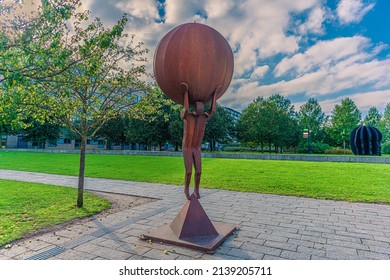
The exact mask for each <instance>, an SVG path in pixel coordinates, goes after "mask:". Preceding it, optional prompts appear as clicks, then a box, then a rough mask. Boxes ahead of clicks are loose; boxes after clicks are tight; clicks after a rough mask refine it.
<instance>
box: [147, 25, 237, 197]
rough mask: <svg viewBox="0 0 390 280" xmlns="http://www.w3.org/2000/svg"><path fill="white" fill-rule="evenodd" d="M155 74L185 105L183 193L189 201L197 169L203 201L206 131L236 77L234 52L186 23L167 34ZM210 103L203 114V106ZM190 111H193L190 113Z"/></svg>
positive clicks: (166, 90)
mask: <svg viewBox="0 0 390 280" xmlns="http://www.w3.org/2000/svg"><path fill="white" fill-rule="evenodd" d="M153 66H154V75H155V78H156V81H157V84H158V85H159V86H160V88H161V90H162V91H163V92H164V93H165V94H166V95H167V96H168V97H169V98H171V99H172V100H173V101H175V102H177V103H180V104H182V105H184V109H183V111H182V114H181V117H182V119H183V122H184V135H183V157H184V165H185V169H186V178H185V188H184V193H185V195H186V197H187V199H190V194H189V184H190V181H191V175H192V165H194V167H195V189H194V194H195V196H196V197H197V198H200V194H199V184H200V177H201V168H202V165H201V154H200V148H201V145H202V140H203V135H204V129H205V127H206V122H207V120H208V119H210V118H211V117H212V116H213V115H214V113H215V109H216V100H217V99H218V98H220V97H221V96H222V94H224V93H225V91H226V90H227V88H228V87H229V84H230V81H231V79H232V76H233V52H232V50H231V48H230V46H229V44H228V42H227V41H226V39H225V38H224V37H223V36H222V35H221V34H220V33H218V32H217V31H216V30H214V29H213V28H211V27H209V26H207V25H203V24H198V23H187V24H183V25H180V26H178V27H176V28H174V29H173V30H171V31H170V32H168V33H167V34H166V35H165V36H164V37H163V38H162V39H161V41H160V43H159V44H158V46H157V48H156V52H155V55H154V65H153ZM210 102H211V108H210V110H209V111H208V112H204V108H203V106H204V105H206V104H208V103H210ZM190 108H191V109H192V112H190Z"/></svg>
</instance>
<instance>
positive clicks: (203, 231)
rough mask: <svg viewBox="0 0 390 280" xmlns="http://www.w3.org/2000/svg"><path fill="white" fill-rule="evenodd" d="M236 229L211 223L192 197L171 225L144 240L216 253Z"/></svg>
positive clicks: (154, 232) (196, 200) (146, 234)
mask: <svg viewBox="0 0 390 280" xmlns="http://www.w3.org/2000/svg"><path fill="white" fill-rule="evenodd" d="M235 229H236V227H235V226H231V225H226V224H221V223H213V222H211V221H210V219H209V217H208V216H207V214H206V212H205V211H204V209H203V207H202V205H200V203H199V201H198V199H197V198H196V197H195V196H194V195H192V196H191V200H188V201H187V202H186V203H185V204H184V206H183V208H182V209H181V210H180V212H179V214H178V215H177V216H176V218H175V219H174V220H173V221H172V223H171V224H170V225H164V226H161V227H158V228H155V229H153V230H151V231H149V232H147V233H145V234H144V235H143V236H142V238H143V239H150V240H155V241H160V242H165V243H171V244H175V245H179V246H184V247H189V248H192V249H197V250H201V251H205V252H206V253H214V252H215V250H216V248H217V247H218V246H219V245H220V244H221V243H222V242H223V241H224V240H225V239H226V238H227V237H228V236H229V235H231V234H232V233H233V231H234V230H235Z"/></svg>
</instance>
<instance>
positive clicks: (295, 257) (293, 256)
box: [280, 251, 311, 260]
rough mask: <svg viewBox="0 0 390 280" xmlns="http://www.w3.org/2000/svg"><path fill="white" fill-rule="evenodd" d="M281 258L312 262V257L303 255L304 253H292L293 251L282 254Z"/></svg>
mask: <svg viewBox="0 0 390 280" xmlns="http://www.w3.org/2000/svg"><path fill="white" fill-rule="evenodd" d="M280 257H282V258H286V259H289V260H310V259H311V255H310V254H306V253H302V252H292V251H283V252H282V253H281V254H280Z"/></svg>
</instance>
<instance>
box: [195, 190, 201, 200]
mask: <svg viewBox="0 0 390 280" xmlns="http://www.w3.org/2000/svg"><path fill="white" fill-rule="evenodd" d="M194 195H195V196H196V198H197V199H200V194H199V190H197V189H195V190H194Z"/></svg>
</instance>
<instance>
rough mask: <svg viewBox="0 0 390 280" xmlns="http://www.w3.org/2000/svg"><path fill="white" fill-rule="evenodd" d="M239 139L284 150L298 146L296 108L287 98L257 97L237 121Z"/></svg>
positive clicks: (249, 143)
mask: <svg viewBox="0 0 390 280" xmlns="http://www.w3.org/2000/svg"><path fill="white" fill-rule="evenodd" d="M237 131H238V139H239V140H240V141H241V142H243V143H245V144H247V145H248V146H260V147H261V151H263V150H264V147H265V146H268V148H269V149H270V150H271V148H272V147H273V146H274V147H279V148H281V149H283V148H288V147H296V146H297V145H298V143H299V139H300V138H299V137H300V131H299V127H298V123H297V119H296V113H295V111H294V107H293V106H292V105H291V102H290V101H289V100H288V99H285V98H284V97H282V96H280V95H273V96H271V97H270V98H268V99H264V98H262V97H259V98H257V99H256V100H255V101H253V102H252V103H251V104H249V105H248V107H246V108H245V109H244V110H243V112H242V115H241V118H240V120H239V121H238V123H237Z"/></svg>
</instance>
